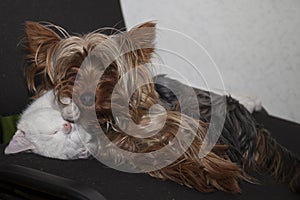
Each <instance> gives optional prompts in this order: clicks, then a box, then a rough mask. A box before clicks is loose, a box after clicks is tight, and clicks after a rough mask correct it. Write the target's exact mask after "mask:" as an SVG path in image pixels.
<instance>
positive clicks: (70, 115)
mask: <svg viewBox="0 0 300 200" xmlns="http://www.w3.org/2000/svg"><path fill="white" fill-rule="evenodd" d="M61 114H62V117H63V118H64V119H65V120H68V121H75V120H78V119H79V117H80V110H79V108H78V107H77V105H76V104H75V103H73V102H71V103H70V104H68V105H67V106H65V107H64V108H63V109H62V113H61Z"/></svg>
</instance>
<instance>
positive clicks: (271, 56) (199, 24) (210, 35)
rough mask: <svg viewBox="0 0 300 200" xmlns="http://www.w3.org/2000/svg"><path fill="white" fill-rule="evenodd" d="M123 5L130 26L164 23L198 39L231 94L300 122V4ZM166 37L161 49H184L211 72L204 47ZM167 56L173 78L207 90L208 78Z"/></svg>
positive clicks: (166, 1)
mask: <svg viewBox="0 0 300 200" xmlns="http://www.w3.org/2000/svg"><path fill="white" fill-rule="evenodd" d="M121 4H122V9H123V13H124V17H125V22H126V24H127V27H132V26H133V25H136V24H139V23H141V22H144V21H148V20H158V24H159V27H162V28H163V27H164V28H170V29H174V30H177V31H179V32H182V33H184V34H186V35H188V36H190V37H192V38H193V39H195V40H196V41H197V42H198V43H199V44H201V45H203V46H204V47H205V49H206V50H207V51H208V52H209V54H210V55H211V56H212V58H213V60H214V61H215V62H216V64H217V66H218V68H219V70H220V72H221V75H222V78H223V80H224V83H225V87H226V89H227V90H229V91H232V92H235V93H240V94H249V95H253V96H257V97H258V98H259V99H260V100H261V101H262V102H263V106H264V107H265V108H266V109H267V111H268V112H269V113H271V114H272V115H275V116H279V117H281V118H285V119H289V120H292V121H295V122H300V89H299V86H300V1H299V0H285V1H280V0H264V1H261V0H251V1H249V0H226V1H220V0H189V1H183V0H121ZM163 33H164V31H162V32H161V34H163ZM162 38H163V39H162V40H158V45H161V44H162V46H164V45H165V44H169V45H170V48H171V49H172V48H174V47H172V45H173V46H174V45H175V46H176V48H178V46H180V47H181V48H182V52H184V53H185V54H186V55H189V60H192V61H195V62H196V65H197V67H199V69H200V71H201V72H203V71H205V70H208V71H209V70H210V69H211V67H207V69H205V66H203V65H204V64H203V63H202V65H201V64H199V63H197V61H196V60H197V59H199V54H201V55H203V52H200V53H199V48H198V49H197V48H195V47H194V46H193V45H186V43H185V42H184V40H179V41H176V40H175V41H173V42H170V41H169V40H170V39H172V37H167V38H164V37H162ZM160 39H161V38H160ZM158 53H160V52H158ZM162 58H163V60H164V62H165V63H167V64H168V65H170V66H171V67H172V68H176V70H178V71H179V74H177V75H176V74H174V73H172V72H171V74H172V76H178V78H179V79H182V77H180V76H179V75H182V76H183V77H184V78H186V79H188V80H189V81H190V83H191V84H192V85H197V86H203V83H204V82H203V80H199V76H195V75H194V73H191V72H189V71H187V70H186V68H185V67H184V65H183V64H182V63H181V62H180V61H178V60H176V59H174V58H172V56H170V55H162ZM206 64H207V63H206ZM206 64H205V65H206ZM204 69H205V70H204ZM159 71H162V72H165V71H164V69H160V70H159ZM166 72H168V70H166ZM204 74H205V73H204ZM208 74H210V75H212V74H213V73H208ZM204 78H205V79H208V80H210V81H209V82H212V81H211V80H213V79H214V78H213V77H209V75H208V77H204ZM211 85H212V86H211V87H215V85H214V84H213V83H212V84H211ZM216 85H218V84H216Z"/></svg>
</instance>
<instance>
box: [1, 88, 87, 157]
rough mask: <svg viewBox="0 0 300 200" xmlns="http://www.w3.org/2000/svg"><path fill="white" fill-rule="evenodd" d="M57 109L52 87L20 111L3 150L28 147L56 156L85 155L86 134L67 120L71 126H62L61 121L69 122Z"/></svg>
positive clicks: (28, 148)
mask: <svg viewBox="0 0 300 200" xmlns="http://www.w3.org/2000/svg"><path fill="white" fill-rule="evenodd" d="M66 107H68V106H66ZM59 110H60V109H59V106H58V104H57V103H56V101H55V97H54V95H53V92H52V91H49V92H47V93H46V94H44V95H43V96H41V97H40V98H38V99H37V100H36V101H34V102H33V103H32V104H31V105H30V106H29V107H28V108H27V109H26V110H25V111H24V112H23V114H22V115H21V118H20V120H19V122H18V124H17V128H18V131H17V132H16V135H15V137H14V138H13V139H12V140H11V142H10V144H9V145H8V147H7V148H6V149H5V153H6V154H10V153H18V152H21V151H25V150H26V151H28V150H30V151H32V152H34V153H36V154H40V155H43V156H46V157H52V158H59V159H77V158H87V157H89V155H90V153H89V151H88V149H87V148H86V146H85V144H87V143H88V142H89V141H90V139H91V137H90V135H88V134H84V135H83V134H81V135H80V134H79V132H78V131H77V127H76V125H75V124H71V130H69V128H70V127H69V126H67V128H66V126H64V125H65V124H66V123H67V124H68V125H70V123H69V122H67V121H65V120H64V119H63V117H62V114H61V113H60V111H59ZM78 112H79V110H78ZM77 114H78V113H77ZM17 133H18V134H17ZM21 133H23V135H22V134H21Z"/></svg>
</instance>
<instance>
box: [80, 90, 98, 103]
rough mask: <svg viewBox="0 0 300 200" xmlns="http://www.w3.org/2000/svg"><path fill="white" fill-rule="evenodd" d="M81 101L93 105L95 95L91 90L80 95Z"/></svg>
mask: <svg viewBox="0 0 300 200" xmlns="http://www.w3.org/2000/svg"><path fill="white" fill-rule="evenodd" d="M80 101H81V103H82V104H83V105H85V106H92V105H93V104H94V103H95V95H94V94H93V93H91V92H86V93H83V94H82V95H81V96H80Z"/></svg>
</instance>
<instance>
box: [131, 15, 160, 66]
mask: <svg viewBox="0 0 300 200" xmlns="http://www.w3.org/2000/svg"><path fill="white" fill-rule="evenodd" d="M128 35H129V38H130V40H131V42H132V43H133V44H131V46H133V47H134V48H137V50H136V51H134V52H135V53H136V55H137V59H138V64H143V63H148V62H149V61H150V59H151V57H152V53H153V52H154V46H155V45H154V43H155V35H156V23H155V22H152V21H150V22H145V23H143V24H140V25H138V26H135V27H133V28H132V29H131V30H129V31H128Z"/></svg>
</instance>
